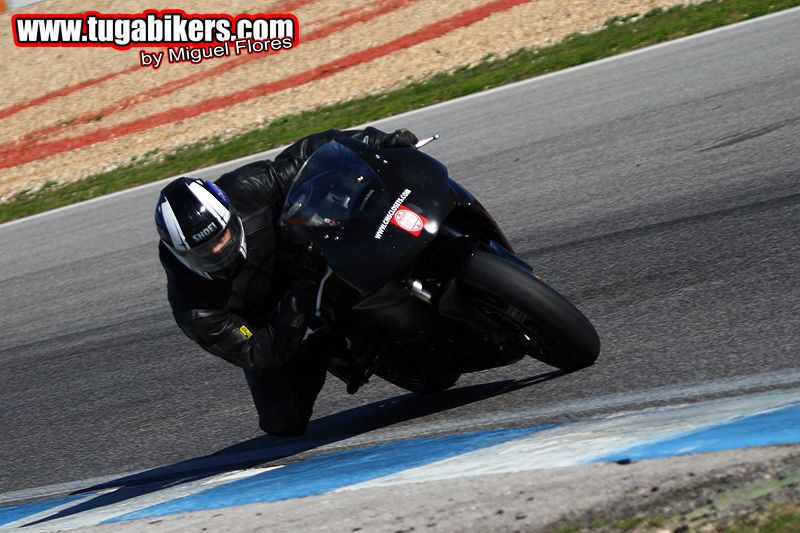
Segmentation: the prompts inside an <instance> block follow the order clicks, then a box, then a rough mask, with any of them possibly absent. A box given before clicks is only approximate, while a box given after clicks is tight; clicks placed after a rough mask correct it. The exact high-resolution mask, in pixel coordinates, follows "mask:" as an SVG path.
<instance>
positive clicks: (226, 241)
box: [178, 217, 244, 273]
mask: <svg viewBox="0 0 800 533" xmlns="http://www.w3.org/2000/svg"><path fill="white" fill-rule="evenodd" d="M243 241H244V230H243V228H242V222H241V220H240V219H239V218H238V217H235V218H234V220H232V221H231V223H230V224H228V227H227V228H225V231H223V232H222V233H220V234H219V236H218V237H216V238H215V239H211V240H210V241H208V242H207V243H204V244H203V245H202V246H198V247H197V248H192V249H191V250H188V251H185V252H178V253H179V255H180V256H181V258H182V259H183V260H184V261H185V262H186V263H187V264H188V265H189V266H190V267H192V268H194V269H195V270H199V271H200V272H207V273H213V272H218V271H221V270H225V269H227V268H228V267H230V266H231V265H233V264H234V263H236V262H237V261H238V260H239V259H240V258H243V256H244V246H243Z"/></svg>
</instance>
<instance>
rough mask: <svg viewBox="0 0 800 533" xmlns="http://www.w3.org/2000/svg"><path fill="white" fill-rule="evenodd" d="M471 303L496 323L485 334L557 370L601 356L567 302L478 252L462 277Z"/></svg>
mask: <svg viewBox="0 0 800 533" xmlns="http://www.w3.org/2000/svg"><path fill="white" fill-rule="evenodd" d="M461 282H462V284H463V285H464V286H465V289H466V292H467V294H468V295H469V297H470V299H471V301H472V303H473V305H475V307H476V308H477V309H478V310H479V311H481V312H482V313H484V314H485V315H487V316H488V317H489V318H491V319H492V320H493V321H494V322H495V323H497V324H498V327H497V329H496V331H492V332H484V333H487V334H490V335H492V337H494V338H496V339H497V343H498V344H499V345H500V346H502V347H503V348H506V347H507V348H509V349H513V350H519V351H521V352H522V353H525V354H526V355H529V356H531V357H534V358H536V359H538V360H540V361H542V362H543V363H547V364H548V365H552V366H554V367H556V368H559V369H561V370H567V371H572V370H578V369H580V368H584V367H587V366H590V365H591V364H593V363H594V362H595V360H596V359H597V357H598V355H599V354H600V338H599V337H598V336H597V331H595V329H594V326H592V324H591V323H590V322H589V320H588V319H587V318H586V317H585V316H584V315H583V313H581V312H580V311H579V310H578V309H577V308H576V307H575V306H574V305H572V303H570V302H569V300H567V299H566V298H564V297H563V296H561V295H560V294H559V293H558V292H556V291H555V290H554V289H552V288H551V287H550V286H548V285H547V284H546V283H544V282H543V281H541V280H539V279H538V278H536V277H534V276H533V275H531V274H530V273H528V272H526V271H524V270H522V269H521V268H520V267H518V266H516V265H514V264H512V263H511V262H509V261H506V260H505V259H502V258H500V257H498V256H496V255H494V254H491V253H489V252H486V251H483V250H477V251H476V252H475V255H474V256H473V257H472V258H471V259H470V261H469V263H468V265H467V268H466V269H465V271H464V273H463V274H462V276H461Z"/></svg>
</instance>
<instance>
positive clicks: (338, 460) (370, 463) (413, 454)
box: [104, 424, 554, 523]
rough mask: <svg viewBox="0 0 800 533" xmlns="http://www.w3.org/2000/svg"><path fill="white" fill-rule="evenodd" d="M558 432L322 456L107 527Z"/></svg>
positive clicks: (344, 482) (255, 499) (309, 490)
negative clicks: (534, 435)
mask: <svg viewBox="0 0 800 533" xmlns="http://www.w3.org/2000/svg"><path fill="white" fill-rule="evenodd" d="M553 426H554V425H553V424H550V425H545V426H536V427H531V428H521V429H506V430H498V431H485V432H480V433H468V434H463V435H449V436H445V437H431V438H424V439H415V440H409V441H402V442H394V443H390V444H381V445H378V446H370V447H368V448H362V449H357V450H347V451H344V452H336V453H331V454H327V455H321V456H319V457H312V458H310V459H306V460H303V461H298V462H296V463H292V464H289V465H287V466H284V467H282V468H279V469H276V470H270V471H267V472H264V473H263V474H256V475H254V476H252V477H249V478H246V479H241V480H238V481H232V482H230V483H227V484H225V485H220V486H217V487H213V488H210V489H208V490H205V491H203V492H200V493H197V494H193V495H191V496H186V497H183V498H177V499H175V500H172V501H169V502H164V503H161V504H157V505H154V506H152V507H148V508H146V509H141V510H139V511H134V512H132V513H128V514H126V515H122V516H119V517H116V518H113V519H110V520H107V521H106V522H104V523H113V522H119V521H122V520H135V519H137V518H150V517H156V516H163V515H168V514H173V513H182V512H188V511H199V510H203V509H218V508H222V507H228V506H233V505H244V504H249V503H260V502H272V501H278V500H285V499H289V498H301V497H304V496H311V495H314V494H323V493H325V492H329V491H332V490H335V489H338V488H341V487H346V486H349V485H354V484H356V483H361V482H363V481H368V480H371V479H375V478H378V477H383V476H386V475H389V474H394V473H396V472H399V471H402V470H406V469H409V468H414V467H418V466H422V465H425V464H429V463H432V462H434V461H440V460H442V459H447V458H449V457H453V456H456V455H461V454H464V453H467V452H471V451H475V450H479V449H481V448H487V447H489V446H494V445H496V444H501V443H503V442H507V441H510V440H514V439H518V438H520V437H524V436H527V435H530V434H531V433H535V432H537V431H542V430H544V429H549V428H551V427H553Z"/></svg>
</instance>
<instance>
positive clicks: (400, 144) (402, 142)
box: [381, 128, 419, 148]
mask: <svg viewBox="0 0 800 533" xmlns="http://www.w3.org/2000/svg"><path fill="white" fill-rule="evenodd" d="M417 141H419V139H417V136H416V135H414V134H413V133H411V132H410V131H408V130H407V129H405V128H401V129H399V130H395V131H393V132H392V133H390V134H388V135H387V136H386V137H384V139H383V141H381V148H410V147H412V146H414V145H416V144H417Z"/></svg>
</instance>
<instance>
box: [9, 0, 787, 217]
mask: <svg viewBox="0 0 800 533" xmlns="http://www.w3.org/2000/svg"><path fill="white" fill-rule="evenodd" d="M798 13H800V7H795V8H791V9H787V10H784V11H779V12H777V13H772V14H770V15H764V16H762V17H758V18H754V19H750V20H745V21H742V22H737V23H735V24H730V25H727V26H722V27H720V28H715V29H713V30H708V31H704V32H702V33H696V34H693V35H688V36H686V37H681V38H680V39H675V40H673V41H667V42H664V43H659V44H655V45H652V46H648V47H646V48H640V49H638V50H632V51H630V52H624V53H622V54H618V55H615V56H611V57H606V58H603V59H598V60H596V61H591V62H589V63H584V64H582V65H576V66H574V67H569V68H566V69H563V70H559V71H557V72H551V73H549V74H542V75H540V76H536V77H533V78H529V79H526V80H521V81H518V82H514V83H509V84H508V85H502V86H500V87H495V88H493V89H487V90H485V91H481V92H478V93H472V94H468V95H465V96H461V97H459V98H455V99H452V100H447V101H446V102H439V103H438V104H433V105H430V106H426V107H421V108H419V109H413V110H411V111H406V112H405V113H400V114H398V115H393V116H391V117H385V118H382V119H378V120H375V121H372V122H368V123H365V124H361V125H359V126H354V128H363V127H365V126H367V125H380V124H381V123H383V122H387V121H390V120H396V119H401V118H405V117H410V116H413V115H415V114H417V113H427V112H429V111H432V110H434V109H439V108H442V107H446V106H450V105H454V104H460V103H463V102H466V101H469V100H472V99H475V98H483V97H486V96H492V95H495V94H497V93H500V92H503V91H508V90H513V89H516V88H518V87H521V86H524V85H527V84H535V83H540V82H543V81H546V80H549V79H551V78H554V77H556V76H564V75H567V74H571V73H573V72H577V71H580V70H583V69H587V68H592V67H595V66H598V65H604V64H606V63H609V62H612V61H619V60H622V59H626V58H628V57H632V56H636V55H640V54H646V53H650V52H655V51H658V50H661V49H663V48H666V47H669V46H675V45H679V44H683V43H685V42H688V41H692V40H695V39H702V38H705V37H707V36H709V35H716V34H718V33H723V32H726V31H732V30H736V29H738V28H741V27H743V26H748V25H750V24H757V23H760V22H763V21H766V20H771V19H774V18H778V17H782V16H790V15H796V14H798ZM287 146H288V145H285V146H281V147H279V148H273V149H271V150H267V151H265V152H259V153H256V154H252V155H249V156H244V157H240V158H238V159H233V160H231V161H226V162H224V163H218V164H216V165H212V166H210V167H204V168H201V169H197V170H193V171H190V172H187V173H185V174H181V175H187V174H188V175H195V174H205V173H209V172H213V171H214V170H216V169H218V168H220V167H222V166H225V165H229V164H236V163H238V162H241V163H245V162H249V161H254V160H257V159H265V158H270V157H273V156H274V155H277V154H278V153H280V151H281V150H283V149H284V148H286V147H287ZM176 177H178V175H176V176H171V177H169V178H165V179H163V180H160V181H157V182H153V183H147V184H144V185H139V186H137V187H133V188H131V189H125V190H124V191H118V192H114V193H111V194H108V195H105V196H100V197H98V198H92V199H91V200H85V201H83V202H79V203H77V204H71V205H66V206H64V207H59V208H56V209H53V210H51V211H46V212H44V213H38V214H35V215H31V216H29V217H25V218H21V219H19V220H12V221H9V222H4V223H2V224H0V229H2V228H4V227H6V226H10V225H13V224H18V223H21V222H25V221H28V220H35V219H38V218H41V217H45V216H49V215H52V214H54V213H60V212H63V211H64V210H66V209H73V208H76V207H81V206H84V205H88V204H92V203H95V202H99V201H103V200H106V199H109V198H114V197H117V196H120V195H123V194H128V193H133V192H137V191H140V190H141V189H144V188H145V187H154V186H157V185H159V184H163V183H166V182H168V181H170V180H173V179H175V178H176Z"/></svg>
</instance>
